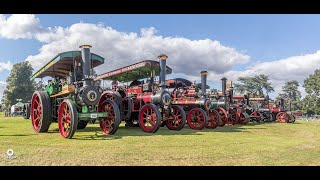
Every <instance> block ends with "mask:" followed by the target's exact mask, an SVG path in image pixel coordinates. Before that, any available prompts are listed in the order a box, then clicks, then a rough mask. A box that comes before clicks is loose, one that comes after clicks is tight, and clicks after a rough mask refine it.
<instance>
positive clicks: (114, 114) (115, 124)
mask: <svg viewBox="0 0 320 180" xmlns="http://www.w3.org/2000/svg"><path fill="white" fill-rule="evenodd" d="M99 112H107V113H108V116H107V117H106V118H104V119H103V120H101V121H100V128H101V130H102V131H103V132H104V133H106V134H114V133H115V132H116V131H117V130H118V128H119V125H120V123H121V115H120V110H119V106H118V105H117V104H116V103H115V102H114V101H112V100H105V101H104V102H103V103H102V104H99Z"/></svg>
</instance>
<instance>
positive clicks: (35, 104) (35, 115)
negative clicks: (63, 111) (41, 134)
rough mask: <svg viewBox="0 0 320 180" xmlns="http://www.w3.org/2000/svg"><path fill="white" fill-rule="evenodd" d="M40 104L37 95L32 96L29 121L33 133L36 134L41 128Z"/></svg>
mask: <svg viewBox="0 0 320 180" xmlns="http://www.w3.org/2000/svg"><path fill="white" fill-rule="evenodd" d="M42 107H43V106H42V103H41V100H40V96H39V94H34V95H33V97H32V101H31V110H32V111H31V121H32V127H33V129H34V131H36V132H38V131H39V130H40V127H41V123H42V121H41V118H42Z"/></svg>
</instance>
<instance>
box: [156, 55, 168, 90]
mask: <svg viewBox="0 0 320 180" xmlns="http://www.w3.org/2000/svg"><path fill="white" fill-rule="evenodd" d="M158 58H159V61H160V75H159V86H160V88H161V89H164V88H165V87H166V63H167V59H168V56H167V55H165V54H161V55H159V56H158Z"/></svg>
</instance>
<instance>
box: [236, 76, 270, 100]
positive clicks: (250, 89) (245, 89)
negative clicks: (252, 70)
mask: <svg viewBox="0 0 320 180" xmlns="http://www.w3.org/2000/svg"><path fill="white" fill-rule="evenodd" d="M238 81H239V82H240V83H234V90H235V91H236V92H238V93H240V94H244V93H245V94H247V93H249V94H250V95H251V96H252V97H265V95H264V92H265V93H266V95H268V93H270V92H273V91H274V88H273V87H272V86H271V83H270V82H268V81H269V77H268V76H265V75H263V74H260V75H256V76H254V77H239V78H238Z"/></svg>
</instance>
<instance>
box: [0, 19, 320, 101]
mask: <svg viewBox="0 0 320 180" xmlns="http://www.w3.org/2000/svg"><path fill="white" fill-rule="evenodd" d="M4 25H6V26H7V28H4ZM15 27H19V28H15ZM157 33H158V31H157V30H156V29H155V28H154V27H150V28H141V30H140V33H135V32H120V31H117V30H115V29H113V28H112V27H108V26H105V25H103V24H101V23H100V24H89V23H76V24H73V25H71V26H69V27H65V28H63V27H53V28H51V27H49V28H43V27H42V26H41V24H40V20H39V19H38V18H36V17H35V16H34V15H12V16H10V17H8V18H6V17H5V16H3V15H0V36H2V37H5V38H12V39H17V38H35V39H37V40H38V41H40V42H42V43H44V45H43V46H42V47H41V48H40V49H39V53H38V54H34V55H30V56H28V57H27V58H26V60H27V61H29V62H30V63H31V64H32V65H33V67H34V69H35V70H37V69H39V68H40V67H41V66H43V65H44V64H45V63H46V62H48V61H49V60H50V59H51V58H53V57H54V56H55V55H56V54H57V53H60V52H63V51H70V50H79V48H78V47H79V45H82V44H91V45H92V46H93V48H92V52H94V53H97V54H99V55H101V56H103V57H105V64H104V65H102V66H101V67H98V68H97V72H98V73H103V72H106V71H109V70H112V69H115V68H119V67H121V66H125V65H127V64H132V63H135V62H138V61H141V60H144V59H156V57H157V56H158V55H159V54H162V53H165V54H167V55H168V56H169V59H168V61H167V63H168V65H169V66H171V67H172V69H173V70H174V72H175V73H178V74H179V73H180V74H181V73H182V74H183V73H184V74H185V75H186V76H185V77H190V78H191V79H192V80H198V79H200V75H199V72H200V71H201V70H207V71H208V72H209V77H208V80H214V81H215V82H221V78H222V77H223V76H225V77H227V78H228V79H231V80H233V81H234V82H235V81H236V80H237V78H238V77H240V76H253V75H257V74H265V75H268V76H269V78H270V81H271V83H272V84H273V85H274V86H275V90H276V92H275V93H274V94H277V93H279V92H280V90H281V86H283V85H284V83H285V82H286V81H290V80H297V81H298V82H299V83H300V85H301V86H302V84H303V80H304V79H305V78H306V77H307V76H308V75H309V74H312V73H313V72H314V70H315V69H316V68H317V67H318V66H316V64H320V51H317V52H315V53H313V54H306V55H300V56H293V57H289V58H285V59H280V60H273V61H269V62H261V61H255V62H252V64H253V65H252V66H249V67H248V68H247V69H245V70H244V71H235V70H232V69H233V67H234V66H237V65H239V64H246V63H247V64H250V63H248V62H250V57H249V56H248V55H246V54H245V53H246V52H245V50H237V49H234V48H232V47H227V46H225V45H223V44H221V43H220V42H219V41H216V40H211V39H201V40H191V39H187V38H183V37H163V36H161V35H158V34H157ZM6 69H8V68H6ZM0 70H1V69H0ZM300 90H302V94H303V95H304V94H305V92H304V91H303V88H302V87H300Z"/></svg>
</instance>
